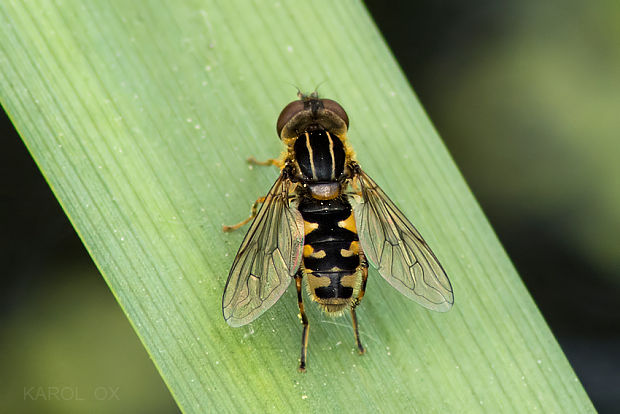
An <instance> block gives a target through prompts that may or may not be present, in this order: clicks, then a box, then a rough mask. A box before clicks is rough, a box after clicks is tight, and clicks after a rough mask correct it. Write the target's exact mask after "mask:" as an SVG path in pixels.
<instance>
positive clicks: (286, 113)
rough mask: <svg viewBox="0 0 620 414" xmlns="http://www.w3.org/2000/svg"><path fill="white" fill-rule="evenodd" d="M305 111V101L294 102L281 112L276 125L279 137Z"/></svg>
mask: <svg viewBox="0 0 620 414" xmlns="http://www.w3.org/2000/svg"><path fill="white" fill-rule="evenodd" d="M336 105H338V104H336ZM341 109H342V108H341ZM303 110H304V101H293V102H291V103H290V104H288V105H286V106H285V107H284V109H283V110H282V112H280V116H279V117H278V122H277V123H276V130H277V131H278V136H280V133H281V132H282V128H284V125H286V124H287V123H288V121H290V120H291V118H293V117H294V116H295V115H297V114H298V113H299V112H301V111H303ZM345 116H346V115H345Z"/></svg>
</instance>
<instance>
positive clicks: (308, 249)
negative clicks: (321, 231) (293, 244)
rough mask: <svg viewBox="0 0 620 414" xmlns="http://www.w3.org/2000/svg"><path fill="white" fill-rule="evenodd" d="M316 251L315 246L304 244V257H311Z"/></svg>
mask: <svg viewBox="0 0 620 414" xmlns="http://www.w3.org/2000/svg"><path fill="white" fill-rule="evenodd" d="M312 253H314V248H313V247H312V246H310V245H309V244H306V245H304V257H310V256H312Z"/></svg>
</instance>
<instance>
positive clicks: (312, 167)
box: [306, 132, 316, 179]
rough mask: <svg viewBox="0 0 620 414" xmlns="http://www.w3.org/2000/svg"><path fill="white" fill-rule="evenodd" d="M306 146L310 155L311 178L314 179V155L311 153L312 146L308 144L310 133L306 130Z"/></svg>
mask: <svg viewBox="0 0 620 414" xmlns="http://www.w3.org/2000/svg"><path fill="white" fill-rule="evenodd" d="M306 148H308V154H309V155H310V168H311V169H312V178H314V179H316V171H315V170H314V156H313V154H312V146H311V145H310V134H308V133H307V132H306Z"/></svg>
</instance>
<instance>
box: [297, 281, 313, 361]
mask: <svg viewBox="0 0 620 414" xmlns="http://www.w3.org/2000/svg"><path fill="white" fill-rule="evenodd" d="M301 279H302V273H301V271H298V272H297V274H296V275H295V286H296V287H297V304H298V305H299V313H300V314H301V323H302V324H303V325H304V330H303V332H302V333H301V358H300V359H299V372H306V353H307V351H308V333H309V332H308V331H309V330H310V326H309V325H308V318H307V317H306V312H305V311H304V302H303V300H302V298H301Z"/></svg>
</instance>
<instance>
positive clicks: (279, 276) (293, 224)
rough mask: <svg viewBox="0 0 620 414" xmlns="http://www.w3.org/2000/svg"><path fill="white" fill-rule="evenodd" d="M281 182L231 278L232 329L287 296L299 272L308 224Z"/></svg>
mask: <svg viewBox="0 0 620 414" xmlns="http://www.w3.org/2000/svg"><path fill="white" fill-rule="evenodd" d="M289 184H290V182H289V181H288V180H287V179H285V178H284V176H283V175H280V177H279V178H278V179H277V181H276V182H275V183H274V185H273V187H271V190H269V193H268V194H267V197H266V198H265V202H264V203H263V206H262V208H261V209H260V211H259V212H258V215H257V216H256V218H255V219H254V221H253V222H252V225H251V226H250V229H249V230H248V233H247V234H246V235H245V238H244V239H243V243H241V247H240V248H239V252H237V256H236V257H235V261H234V262H233V265H232V268H231V269H230V273H229V275H228V281H227V282H226V288H225V290H224V296H223V298H222V312H223V314H224V319H226V322H228V324H229V325H230V326H241V325H245V324H247V323H250V322H252V321H253V320H254V319H256V318H257V317H258V316H259V315H261V314H262V313H263V312H265V311H266V310H267V309H269V308H270V307H271V306H272V305H273V304H274V303H276V301H277V300H278V299H279V298H280V296H282V294H283V293H284V291H285V290H286V288H287V287H288V285H289V283H290V282H291V279H292V276H293V275H294V274H295V272H296V271H297V269H298V267H299V263H300V260H301V252H302V249H303V244H304V225H303V220H302V218H301V214H300V213H299V211H298V210H297V209H296V208H295V207H294V206H292V205H289V201H288V187H289Z"/></svg>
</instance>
